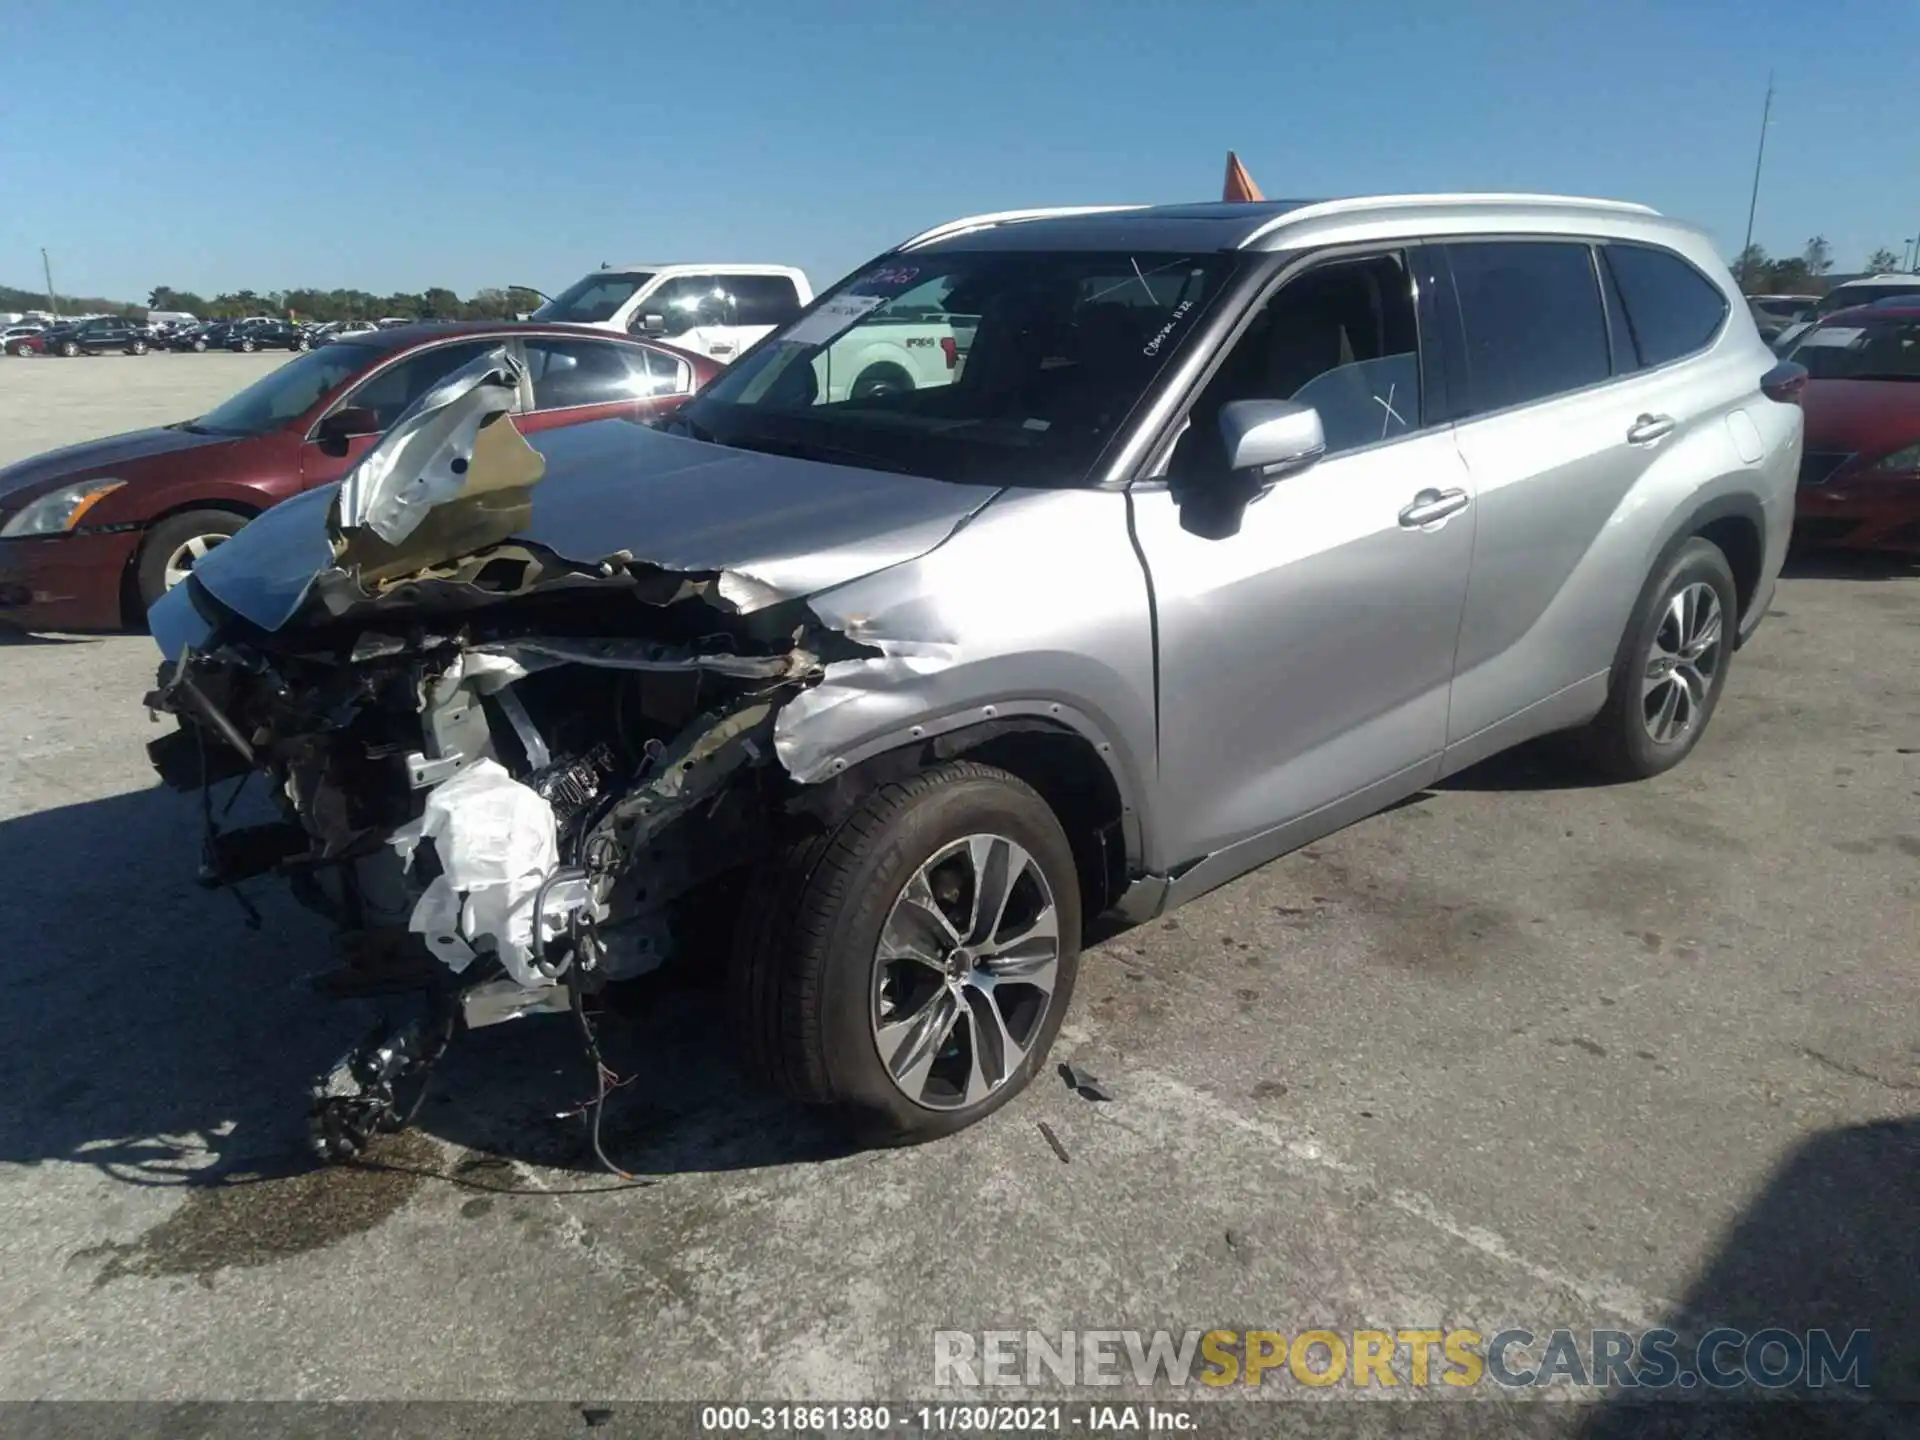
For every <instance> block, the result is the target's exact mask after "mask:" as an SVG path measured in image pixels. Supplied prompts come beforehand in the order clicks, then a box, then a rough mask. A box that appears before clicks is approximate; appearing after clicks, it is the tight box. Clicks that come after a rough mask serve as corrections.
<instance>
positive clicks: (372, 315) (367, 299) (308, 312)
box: [147, 285, 540, 320]
mask: <svg viewBox="0 0 1920 1440" xmlns="http://www.w3.org/2000/svg"><path fill="white" fill-rule="evenodd" d="M539 305H540V297H539V295H538V294H536V293H535V292H534V291H532V290H523V289H520V288H519V287H517V286H508V287H507V288H505V289H485V290H476V291H475V292H474V293H473V294H472V295H471V296H470V297H468V298H467V299H464V300H463V299H461V298H460V296H458V295H456V294H455V293H454V292H453V291H451V290H447V289H444V288H441V287H439V286H434V287H433V288H431V289H427V290H422V291H420V292H418V293H417V294H415V293H409V292H406V291H395V292H394V293H393V294H391V295H375V294H374V293H372V292H371V291H368V290H269V291H267V292H266V293H265V294H264V295H262V294H258V293H256V292H254V291H252V290H233V291H227V292H223V293H222V294H219V295H215V296H214V297H213V298H212V299H206V298H203V297H202V296H199V295H196V294H195V293H194V292H193V291H191V290H175V289H174V288H173V287H172V286H170V285H156V286H154V288H153V289H152V290H151V291H150V292H149V293H148V295H147V308H148V309H150V310H185V311H187V312H188V313H190V314H193V315H198V316H200V317H201V318H202V319H209V318H212V319H225V318H230V317H236V316H242V315H284V316H290V317H291V318H293V319H296V320H379V319H383V318H385V317H387V316H405V317H407V318H408V319H413V320H510V319H512V318H513V317H514V316H515V315H518V314H520V313H522V312H523V311H527V310H533V309H537V308H538V307H539Z"/></svg>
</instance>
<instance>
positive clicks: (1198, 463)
mask: <svg viewBox="0 0 1920 1440" xmlns="http://www.w3.org/2000/svg"><path fill="white" fill-rule="evenodd" d="M1413 296H1414V292H1413V284H1412V281H1411V279H1410V277H1409V276H1408V273H1407V269H1406V266H1405V264H1404V263H1403V261H1402V259H1401V257H1400V256H1398V255H1380V256H1372V257H1369V258H1367V259H1365V260H1350V261H1336V262H1333V263H1330V264H1326V265H1321V266H1316V267H1315V268H1314V269H1312V270H1309V271H1307V272H1306V273H1305V274H1304V275H1297V276H1295V277H1294V278H1293V279H1291V280H1289V281H1288V282H1287V283H1286V284H1285V285H1284V286H1282V287H1281V288H1280V290H1279V291H1278V292H1277V293H1275V295H1274V296H1273V298H1272V299H1271V300H1269V301H1268V302H1267V303H1266V304H1265V305H1263V306H1262V307H1261V309H1260V311H1259V312H1258V313H1257V314H1256V315H1255V316H1254V319H1253V322H1252V324H1251V325H1250V326H1249V327H1248V328H1247V330H1246V331H1245V333H1244V334H1242V335H1241V337H1240V339H1239V340H1238V341H1236V342H1235V343H1234V346H1233V349H1232V350H1230V351H1229V352H1228V354H1227V356H1226V359H1225V360H1224V361H1223V362H1222V363H1221V366H1220V369H1219V370H1218V371H1216V372H1215V374H1214V376H1213V378H1212V379H1211V380H1210V381H1208V382H1207V386H1206V388H1205V389H1204V390H1203V391H1202V392H1201V394H1200V398H1199V399H1198V400H1196V401H1195V402H1194V406H1193V409H1192V410H1191V411H1189V412H1188V415H1187V428H1186V430H1185V431H1184V432H1183V433H1182V434H1181V437H1180V439H1179V441H1178V442H1177V443H1176V444H1175V446H1174V450H1173V456H1172V459H1171V460H1170V462H1169V464H1168V475H1169V476H1170V478H1172V479H1174V480H1177V481H1183V482H1189V483H1190V482H1192V481H1196V480H1202V479H1206V478H1209V477H1210V476H1212V475H1215V474H1219V473H1224V471H1225V469H1226V465H1227V455H1226V443H1225V440H1224V439H1223V438H1222V436H1221V433H1220V411H1221V408H1222V407H1223V406H1225V405H1226V404H1228V403H1229V402H1231V401H1235V400H1292V401H1295V402H1296V403H1298V404H1301V405H1311V406H1313V408H1314V409H1315V410H1317V411H1318V412H1319V413H1320V425H1321V429H1322V430H1323V431H1324V432H1325V434H1326V439H1327V453H1328V454H1329V455H1332V454H1337V453H1338V452H1340V451H1342V450H1355V449H1358V448H1360V447H1361V446H1363V445H1376V444H1379V443H1380V442H1381V441H1383V440H1392V439H1395V438H1397V437H1398V436H1401V435H1405V434H1408V433H1410V432H1412V431H1414V430H1417V429H1419V428H1420V425H1421V423H1422V422H1421V394H1420V352H1419V331H1418V325H1417V323H1416V320H1415V313H1414V298H1413Z"/></svg>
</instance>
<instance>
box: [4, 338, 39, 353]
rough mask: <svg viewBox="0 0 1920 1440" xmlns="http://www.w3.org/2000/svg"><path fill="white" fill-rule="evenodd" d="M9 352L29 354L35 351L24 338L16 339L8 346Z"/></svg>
mask: <svg viewBox="0 0 1920 1440" xmlns="http://www.w3.org/2000/svg"><path fill="white" fill-rule="evenodd" d="M7 353H8V354H9V355H20V356H27V355H31V354H32V353H33V347H32V346H31V345H29V344H27V342H26V341H24V340H16V341H14V343H13V344H11V345H9V346H8V347H7Z"/></svg>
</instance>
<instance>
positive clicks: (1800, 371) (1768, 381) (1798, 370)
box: [1760, 360, 1807, 405]
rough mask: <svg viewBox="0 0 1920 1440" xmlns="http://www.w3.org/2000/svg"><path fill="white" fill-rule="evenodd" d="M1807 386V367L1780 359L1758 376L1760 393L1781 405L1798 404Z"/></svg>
mask: <svg viewBox="0 0 1920 1440" xmlns="http://www.w3.org/2000/svg"><path fill="white" fill-rule="evenodd" d="M1806 388H1807V367H1806V366H1804V365H1796V364H1794V363H1793V361H1791V360H1782V361H1781V362H1780V363H1779V364H1778V365H1776V366H1774V367H1773V368H1772V369H1771V370H1769V371H1767V373H1766V374H1764V375H1762V376H1761V377H1760V393H1761V394H1762V395H1765V396H1766V397H1767V398H1768V399H1769V400H1778V401H1779V402H1780V403H1781V404H1782V405H1798V404H1799V403H1800V395H1801V392H1802V391H1804V390H1805V389H1806Z"/></svg>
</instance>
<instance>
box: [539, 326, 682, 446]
mask: <svg viewBox="0 0 1920 1440" xmlns="http://www.w3.org/2000/svg"><path fill="white" fill-rule="evenodd" d="M521 345H522V348H523V349H524V350H525V352H526V357H527V378H528V381H529V383H530V385H531V387H532V406H531V408H530V409H529V410H528V411H527V412H526V413H525V414H524V415H521V416H519V417H517V420H516V423H517V424H518V425H519V426H520V430H521V433H523V434H529V435H531V434H535V433H537V432H539V431H541V430H550V429H553V428H555V427H556V426H560V425H581V424H585V423H586V422H588V421H591V420H612V419H643V418H646V417H648V416H651V415H655V414H660V413H664V412H665V411H667V410H670V409H672V408H673V407H674V406H675V405H677V404H679V403H680V401H682V400H684V399H685V398H686V396H687V395H688V394H689V393H691V391H692V388H693V367H692V366H691V365H689V364H688V363H687V362H686V361H684V360H680V359H677V358H675V357H673V356H671V355H668V354H667V353H666V352H665V351H663V350H655V349H653V348H651V347H649V346H642V345H632V344H623V343H621V342H620V341H618V340H590V339H585V338H581V337H575V336H550V337H542V336H532V337H529V338H527V339H526V340H523V341H522V342H521Z"/></svg>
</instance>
